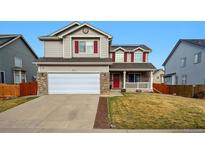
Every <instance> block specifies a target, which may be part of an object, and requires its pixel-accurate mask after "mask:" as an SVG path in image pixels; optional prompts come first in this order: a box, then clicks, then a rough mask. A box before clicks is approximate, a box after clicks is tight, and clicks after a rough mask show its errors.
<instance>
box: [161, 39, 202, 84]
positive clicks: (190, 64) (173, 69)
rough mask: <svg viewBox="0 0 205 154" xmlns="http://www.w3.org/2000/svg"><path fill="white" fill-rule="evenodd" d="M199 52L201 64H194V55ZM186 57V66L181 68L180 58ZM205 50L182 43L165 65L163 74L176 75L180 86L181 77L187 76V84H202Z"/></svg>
mask: <svg viewBox="0 0 205 154" xmlns="http://www.w3.org/2000/svg"><path fill="white" fill-rule="evenodd" d="M198 52H201V53H202V55H201V63H198V64H194V54H195V53H198ZM182 57H186V66H185V67H183V68H182V67H181V58H182ZM204 66H205V49H204V48H202V47H199V46H194V45H191V44H189V43H186V42H182V43H181V44H180V45H179V46H178V47H177V49H176V50H175V52H174V53H173V55H172V56H171V57H170V59H169V60H168V62H167V63H166V65H165V74H171V73H176V76H177V78H178V84H182V75H187V84H204V81H205V67H204Z"/></svg>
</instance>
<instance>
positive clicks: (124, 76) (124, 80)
mask: <svg viewBox="0 0 205 154" xmlns="http://www.w3.org/2000/svg"><path fill="white" fill-rule="evenodd" d="M125 88H126V71H123V89H125Z"/></svg>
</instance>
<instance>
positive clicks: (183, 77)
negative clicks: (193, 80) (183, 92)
mask: <svg viewBox="0 0 205 154" xmlns="http://www.w3.org/2000/svg"><path fill="white" fill-rule="evenodd" d="M186 84H187V75H186V74H184V75H182V85H186Z"/></svg>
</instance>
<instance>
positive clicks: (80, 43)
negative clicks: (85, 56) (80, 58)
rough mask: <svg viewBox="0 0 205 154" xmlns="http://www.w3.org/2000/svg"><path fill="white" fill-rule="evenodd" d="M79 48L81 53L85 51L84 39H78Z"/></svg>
mask: <svg viewBox="0 0 205 154" xmlns="http://www.w3.org/2000/svg"><path fill="white" fill-rule="evenodd" d="M79 50H80V52H81V53H85V51H86V45H85V41H79Z"/></svg>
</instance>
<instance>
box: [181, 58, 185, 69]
mask: <svg viewBox="0 0 205 154" xmlns="http://www.w3.org/2000/svg"><path fill="white" fill-rule="evenodd" d="M185 66H186V57H183V58H181V67H185Z"/></svg>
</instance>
